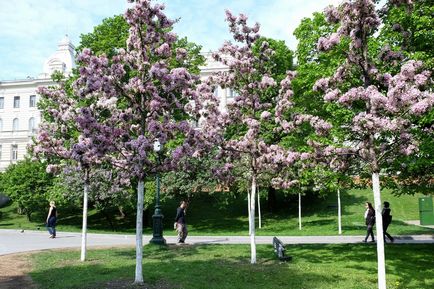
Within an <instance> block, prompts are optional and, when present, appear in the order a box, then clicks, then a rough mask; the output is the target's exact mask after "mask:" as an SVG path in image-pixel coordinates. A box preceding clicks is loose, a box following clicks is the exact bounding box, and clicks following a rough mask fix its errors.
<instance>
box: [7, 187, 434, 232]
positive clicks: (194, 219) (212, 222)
mask: <svg viewBox="0 0 434 289" xmlns="http://www.w3.org/2000/svg"><path fill="white" fill-rule="evenodd" d="M382 200H387V201H389V202H390V203H391V208H392V215H393V223H392V225H391V226H390V229H389V231H390V233H391V234H392V235H398V234H399V235H401V234H422V233H428V234H434V230H432V229H426V228H421V227H417V226H410V225H406V224H404V223H403V220H417V219H418V218H419V209H418V196H401V197H396V196H393V195H391V194H390V193H389V192H388V191H387V190H384V191H383V192H382ZM365 201H372V192H371V191H370V190H369V189H366V190H351V191H348V192H343V193H342V206H343V218H342V227H343V233H344V234H346V235H355V234H360V235H363V234H365V226H364V221H363V214H364V210H365V209H364V202H365ZM302 202H303V209H302V226H303V228H302V230H301V231H300V230H298V211H297V210H298V204H297V200H296V199H295V200H294V201H293V202H287V201H286V202H285V203H284V202H283V201H282V200H281V203H280V210H279V211H277V212H276V213H274V214H270V213H267V212H266V202H265V200H263V201H262V211H263V217H262V220H263V228H262V229H258V230H257V234H258V235H337V208H336V202H337V201H336V198H335V196H334V195H331V196H329V197H327V198H325V199H319V200H318V199H317V200H307V199H306V198H303V200H302ZM219 204H221V201H219V199H218V196H210V197H207V198H198V199H194V200H193V201H192V202H191V205H190V207H189V209H188V212H187V218H188V225H189V230H190V234H191V235H247V231H248V220H247V204H246V201H245V200H244V199H243V197H239V198H237V199H234V200H231V201H230V203H229V205H227V206H226V207H223V208H221V207H219ZM175 209H176V202H175V201H170V200H169V201H166V202H164V203H163V214H165V216H166V217H165V228H168V229H166V230H165V234H166V235H173V234H174V231H173V230H171V228H172V222H173V216H174V212H175ZM0 212H2V216H1V217H0V228H3V229H7V228H23V229H36V228H37V227H40V228H41V230H43V229H44V227H43V221H44V218H45V216H38V215H35V216H34V220H39V221H40V222H28V221H27V220H26V218H25V217H24V216H19V215H17V214H16V213H15V207H14V206H13V205H10V206H9V207H6V208H2V209H0ZM59 214H60V220H59V222H58V230H59V231H62V230H63V231H80V228H81V213H80V212H79V211H77V212H65V211H62V208H59ZM134 221H135V219H134V218H130V219H129V220H127V222H121V221H118V224H117V225H116V227H117V231H118V232H122V233H134V230H135V224H134ZM88 224H89V229H90V231H91V232H112V230H111V228H110V227H109V226H108V222H107V221H106V220H105V219H104V218H103V216H101V215H100V214H97V213H96V212H95V211H94V210H91V211H90V215H89V220H88ZM145 233H146V234H149V233H150V228H149V227H148V228H146V229H145Z"/></svg>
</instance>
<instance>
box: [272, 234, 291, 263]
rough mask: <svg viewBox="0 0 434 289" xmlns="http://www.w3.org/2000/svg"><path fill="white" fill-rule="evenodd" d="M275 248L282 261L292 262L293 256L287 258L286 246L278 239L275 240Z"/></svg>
mask: <svg viewBox="0 0 434 289" xmlns="http://www.w3.org/2000/svg"><path fill="white" fill-rule="evenodd" d="M273 248H274V252H275V253H276V255H277V258H279V260H280V261H284V262H286V261H291V260H292V257H291V256H285V251H286V249H285V245H284V244H283V243H282V241H280V240H279V239H278V238H277V237H274V238H273Z"/></svg>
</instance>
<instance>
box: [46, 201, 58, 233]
mask: <svg viewBox="0 0 434 289" xmlns="http://www.w3.org/2000/svg"><path fill="white" fill-rule="evenodd" d="M56 221H57V208H56V204H55V203H54V201H51V202H50V209H49V210H48V215H47V221H46V224H47V230H48V232H49V233H50V238H56Z"/></svg>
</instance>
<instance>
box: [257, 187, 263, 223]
mask: <svg viewBox="0 0 434 289" xmlns="http://www.w3.org/2000/svg"><path fill="white" fill-rule="evenodd" d="M257 191H258V217H259V229H261V228H262V215H261V199H260V195H261V194H260V193H259V186H258V187H257Z"/></svg>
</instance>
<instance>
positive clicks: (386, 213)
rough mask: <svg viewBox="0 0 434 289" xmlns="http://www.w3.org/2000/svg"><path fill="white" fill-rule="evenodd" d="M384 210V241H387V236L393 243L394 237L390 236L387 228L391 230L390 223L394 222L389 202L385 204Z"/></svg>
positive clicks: (382, 213)
mask: <svg viewBox="0 0 434 289" xmlns="http://www.w3.org/2000/svg"><path fill="white" fill-rule="evenodd" d="M383 204H384V208H383V211H382V212H381V216H382V217H383V232H384V240H386V236H387V238H389V240H390V241H391V242H392V243H393V240H394V239H393V237H392V236H390V235H389V233H387V228H389V225H390V223H391V222H392V215H391V214H390V212H391V211H392V210H391V209H390V208H389V206H390V204H389V202H384V203H383Z"/></svg>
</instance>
